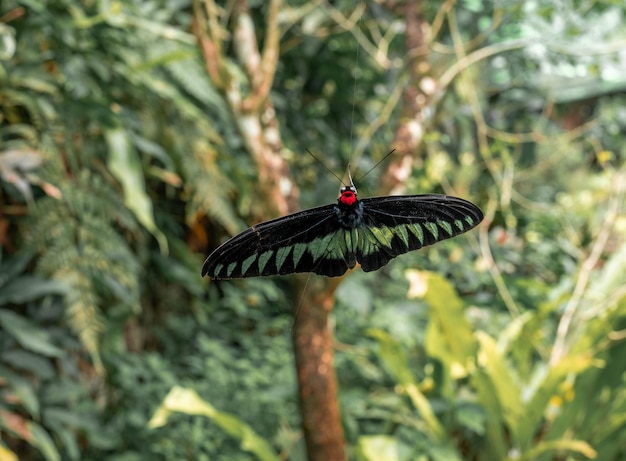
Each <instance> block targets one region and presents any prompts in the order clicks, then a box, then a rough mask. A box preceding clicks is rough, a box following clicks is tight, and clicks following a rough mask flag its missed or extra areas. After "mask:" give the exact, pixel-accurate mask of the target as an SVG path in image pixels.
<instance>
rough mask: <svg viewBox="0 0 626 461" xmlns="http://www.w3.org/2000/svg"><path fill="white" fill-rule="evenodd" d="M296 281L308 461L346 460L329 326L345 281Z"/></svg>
mask: <svg viewBox="0 0 626 461" xmlns="http://www.w3.org/2000/svg"><path fill="white" fill-rule="evenodd" d="M296 280H297V282H298V283H295V284H294V286H296V287H298V288H297V293H296V297H295V299H301V300H302V301H300V305H299V307H298V308H297V312H296V314H295V315H296V317H295V325H294V332H293V345H294V353H295V360H296V369H297V373H298V385H299V399H300V408H301V414H302V429H303V431H304V438H305V441H306V448H307V455H308V460H309V461H327V460H333V461H342V460H345V459H346V454H345V448H344V445H345V442H344V438H343V429H342V426H341V417H340V414H339V405H338V403H337V383H336V379H335V371H334V368H333V337H332V332H331V331H330V328H329V325H328V316H329V314H330V311H331V309H332V307H333V304H334V294H335V289H336V288H337V286H338V285H339V282H340V281H341V279H340V278H333V279H322V278H319V277H317V276H311V279H309V280H310V281H309V283H308V284H305V283H302V281H303V280H305V278H304V276H298V277H296ZM305 285H307V286H308V289H307V287H306V286H305ZM303 290H307V292H304V293H303Z"/></svg>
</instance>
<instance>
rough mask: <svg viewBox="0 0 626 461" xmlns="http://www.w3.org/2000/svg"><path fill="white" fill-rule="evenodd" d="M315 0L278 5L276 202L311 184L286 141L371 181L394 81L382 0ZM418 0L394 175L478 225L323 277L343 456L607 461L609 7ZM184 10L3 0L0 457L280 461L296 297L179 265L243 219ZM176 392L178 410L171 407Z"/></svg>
mask: <svg viewBox="0 0 626 461" xmlns="http://www.w3.org/2000/svg"><path fill="white" fill-rule="evenodd" d="M250 3H251V6H252V7H253V10H252V11H253V13H254V16H255V20H256V21H257V27H258V32H259V35H260V36H262V34H263V17H264V16H263V15H264V11H263V10H264V3H263V2H250ZM311 4H312V3H311V2H302V1H293V2H287V1H285V4H284V5H283V8H284V10H283V14H284V15H285V18H293V17H295V18H296V19H289V20H290V21H292V23H291V22H290V23H289V24H290V27H288V28H287V27H285V30H284V31H283V36H282V39H281V56H280V62H279V66H278V69H277V73H276V77H275V82H274V86H273V91H272V95H271V97H272V100H273V102H274V104H275V107H276V110H277V117H278V119H279V121H280V132H281V135H282V142H283V145H284V149H283V151H284V152H283V153H284V155H285V156H286V157H287V158H288V160H289V163H290V165H291V168H292V172H293V176H294V178H295V179H296V180H297V182H298V184H299V186H300V194H301V204H302V207H306V206H312V205H318V204H322V203H330V202H331V201H332V200H334V198H335V197H334V196H329V195H328V191H329V190H334V189H335V188H336V186H337V184H336V180H335V179H334V178H333V177H332V176H330V175H328V174H327V173H326V172H324V171H322V167H320V166H319V165H318V164H317V163H316V162H315V161H314V160H313V159H312V158H311V157H310V156H308V155H306V154H304V152H305V148H309V149H310V150H311V151H313V152H315V153H316V155H318V156H320V157H321V158H322V159H323V160H324V162H325V163H326V164H327V165H328V166H329V168H331V169H332V170H333V171H337V172H340V173H341V172H342V171H343V169H344V167H345V165H346V164H347V163H348V162H349V161H352V164H353V169H356V170H357V172H358V171H361V172H365V171H367V170H368V169H369V167H371V166H372V165H374V164H375V162H376V161H377V160H379V159H380V158H382V156H384V155H385V154H386V153H387V152H388V151H389V150H390V145H391V142H392V140H393V137H394V129H395V127H396V126H397V122H398V118H399V116H400V110H399V107H400V103H401V99H400V97H399V94H400V93H399V92H398V89H402V86H403V85H404V84H406V69H404V67H403V63H404V56H403V50H404V30H403V25H404V22H403V18H402V16H401V15H400V14H398V13H397V12H395V13H394V12H391V11H389V10H387V9H385V8H384V7H383V6H382V5H381V4H380V3H379V2H366V6H367V7H366V8H364V9H363V14H362V17H361V19H360V20H359V21H358V22H356V23H355V24H352V25H350V24H349V23H348V22H341V21H339V20H338V17H337V15H338V14H340V15H341V17H344V18H348V17H349V16H350V15H351V13H352V12H353V11H354V8H355V3H354V2H348V1H347V0H346V1H337V2H333V5H334V6H333V7H331V6H330V5H329V4H326V3H320V5H319V6H317V7H310V5H311ZM313 6H315V5H313ZM362 6H363V3H362V4H361V6H360V7H362ZM440 7H441V3H440V2H427V3H425V4H424V11H425V14H426V19H427V21H428V22H429V23H431V24H439V25H440V26H441V27H440V29H438V34H437V36H436V37H435V41H434V42H433V44H432V56H431V64H432V66H433V73H434V75H435V76H437V77H441V78H442V79H443V77H446V78H448V76H451V77H453V78H451V79H450V82H451V83H450V85H449V86H448V87H446V88H443V90H444V91H442V94H441V95H440V96H439V97H438V98H437V99H436V100H435V102H434V103H433V104H432V106H429V107H428V108H427V117H426V119H427V120H428V123H429V126H427V127H426V128H427V132H426V136H425V139H424V145H423V147H424V148H423V150H422V151H421V152H420V153H418V154H416V159H415V167H414V171H413V174H412V175H411V177H410V178H409V179H408V181H407V184H406V186H407V190H408V192H409V193H419V192H450V193H455V194H457V195H460V196H463V197H468V198H470V199H471V200H473V201H474V202H476V203H478V204H480V206H481V207H483V209H485V211H486V212H487V220H488V225H485V226H483V227H481V229H479V230H478V231H476V232H474V233H472V234H470V235H469V236H468V237H467V238H465V237H463V238H459V239H456V240H453V241H449V242H444V243H442V244H440V245H437V246H435V247H433V248H430V249H428V250H426V251H423V252H419V253H412V254H408V255H405V256H403V257H401V258H398V259H397V260H394V261H393V262H392V263H390V264H389V265H388V266H387V267H385V268H384V269H382V270H381V271H379V272H378V273H376V274H365V273H363V272H360V271H355V272H354V273H352V274H350V275H349V276H347V277H346V278H345V280H343V282H342V284H341V285H340V287H339V289H338V291H337V296H336V306H335V309H334V328H335V332H336V337H337V346H336V357H335V366H336V370H337V374H338V379H339V389H340V395H339V398H340V402H341V408H342V417H343V424H344V428H345V433H346V439H347V441H348V443H349V447H348V450H349V453H350V455H351V457H352V458H354V459H363V460H380V459H384V460H387V459H389V460H404V459H432V460H444V459H445V460H451V459H467V460H472V459H518V460H520V459H522V460H534V459H538V460H555V459H572V460H574V459H588V458H591V457H594V456H595V457H596V459H602V460H618V459H623V458H624V457H625V456H626V452H625V451H624V447H623V443H622V442H623V440H625V439H626V382H625V380H626V367H625V366H624V361H623V356H624V353H625V352H626V351H624V347H625V342H624V339H625V338H626V334H625V333H624V332H625V331H626V320H625V319H626V290H625V289H624V286H625V285H626V278H625V277H624V274H626V267H624V266H625V265H626V238H625V235H626V220H625V218H624V216H625V215H626V213H624V208H625V202H624V195H625V193H626V192H625V188H624V184H626V172H625V171H624V167H623V164H624V159H626V146H625V145H624V143H623V138H624V135H625V134H626V110H625V109H624V107H626V105H625V104H624V103H625V99H626V96H625V93H624V90H625V89H626V80H624V75H626V73H625V72H624V70H625V68H626V62H624V59H625V58H624V54H623V51H622V50H623V49H624V41H625V40H626V36H625V35H624V30H625V29H624V27H623V25H624V22H623V21H624V20H623V17H624V14H625V13H626V9H625V7H624V5H622V4H621V3H620V2H599V3H592V4H582V5H581V4H579V2H571V1H564V0H558V1H557V0H554V1H551V2H522V1H520V2H506V3H505V4H503V5H500V6H497V7H496V6H495V4H494V5H492V4H486V3H485V2H477V1H470V0H468V1H463V2H458V4H455V6H454V7H453V8H452V9H451V11H452V13H451V14H453V18H454V21H452V20H447V21H446V20H442V15H443V12H442V10H440ZM299 13H302V14H301V15H299ZM290 14H293V16H290ZM191 15H192V7H191V4H190V2H188V1H179V2H168V1H158V0H149V1H145V0H142V1H131V0H129V1H123V2H116V1H104V0H103V1H77V0H54V1H44V0H9V1H4V2H2V4H1V5H0V185H1V187H0V240H1V241H2V250H1V251H2V252H1V253H0V459H3V460H4V459H23V460H30V459H33V460H34V459H42V458H43V459H46V460H58V459H70V460H73V459H110V460H118V461H122V460H123V461H131V460H133V461H134V460H144V459H150V460H152V459H199V460H203V459H229V460H250V459H255V457H256V458H259V459H273V458H274V457H280V458H281V459H286V458H288V459H292V460H299V459H304V450H303V446H302V444H303V442H302V440H301V434H300V430H299V418H298V416H297V415H298V409H297V403H296V397H295V382H296V381H295V376H294V371H293V358H292V354H291V347H290V342H291V341H290V340H291V338H290V335H291V328H292V325H293V322H294V321H295V322H297V321H298V318H297V315H296V317H295V320H294V317H293V315H292V309H293V310H296V308H297V305H298V302H299V299H301V297H302V296H306V295H307V294H306V293H291V292H290V291H289V290H290V288H289V287H290V285H289V284H288V283H285V279H284V278H280V277H276V278H271V279H257V280H243V281H228V282H219V283H207V282H206V281H203V280H201V279H200V275H199V272H200V266H201V262H202V258H203V256H205V255H206V254H207V252H208V251H210V249H212V248H214V247H215V246H216V245H217V244H219V242H220V241H222V240H223V239H224V238H226V236H227V235H232V234H233V233H235V232H237V231H238V230H241V229H242V228H243V227H244V223H248V222H249V220H250V217H251V216H255V212H254V210H253V208H254V206H255V198H256V195H255V194H256V192H257V189H256V188H255V181H256V178H257V172H256V171H255V166H254V163H253V162H252V161H251V160H250V157H249V156H248V154H247V153H246V151H245V148H244V146H243V144H242V140H241V138H240V135H239V133H238V132H237V131H236V124H235V123H233V120H232V116H231V114H230V113H229V110H228V105H227V104H226V101H225V100H224V98H223V96H222V95H221V94H220V93H219V92H218V91H217V90H216V89H215V88H214V87H213V85H212V83H211V81H210V80H209V78H208V77H207V75H206V73H205V70H204V63H203V62H202V58H201V54H200V53H199V51H198V49H197V45H196V42H195V38H194V37H193V36H192V35H191V34H190V33H189V30H190V24H191ZM450 18H451V16H448V19H450ZM286 21H287V19H285V24H287V22H286ZM346 24H348V25H346ZM460 42H462V43H464V44H465V52H466V57H465V58H464V57H463V56H460V55H459V52H458V43H460ZM377 45H378V46H379V47H380V46H383V45H385V46H386V48H385V51H386V54H385V53H383V54H382V55H377V54H376V53H375V51H376V50H377V49H378V50H379V51H380V50H381V48H376V46H377ZM357 49H358V50H359V52H358V53H357ZM481 53H483V54H481ZM464 59H465V61H464ZM459 63H460V64H459ZM234 65H235V64H234V63H233V66H234ZM455 70H456V72H457V73H456V74H452V73H451V72H453V71H455ZM355 76H356V77H357V79H356V80H355ZM396 95H398V97H397V98H396ZM394 98H395V99H394ZM392 103H393V104H392ZM382 170H384V166H383V167H380V168H379V169H378V170H375V171H374V172H372V173H371V174H370V175H368V177H367V180H364V181H363V183H362V184H357V186H359V190H360V192H361V194H362V195H364V196H367V195H372V194H373V193H375V190H376V184H377V181H376V176H377V175H378V174H380V172H381V171H382ZM359 176H360V175H359V174H358V173H357V174H355V177H356V178H358V177H359ZM416 267H419V268H420V270H421V271H416V270H415V268H416ZM192 390H193V391H192ZM181 391H185V392H188V393H187V394H184V393H183V394H182V395H183V397H184V396H187V397H189V396H192V397H193V399H194V400H193V401H192V405H191V406H192V407H193V408H190V407H189V406H185V405H181V404H180V403H181V402H180V401H177V402H174V403H172V400H171V399H172V398H173V397H172V396H174V397H176V396H178V397H181V393H180V392H181ZM168 396H169V397H168ZM183 403H184V402H183ZM187 403H189V402H188V401H187ZM168 405H169V406H168ZM199 408H201V409H204V410H206V411H202V412H200V413H201V414H203V415H204V417H203V416H199V415H198V412H199V410H198V409H199ZM159 409H161V410H163V409H167V411H168V414H167V420H166V421H165V420H161V421H160V423H161V424H159V425H158V426H159V427H156V426H157V424H152V425H149V421H150V420H151V418H153V416H154V417H155V418H156V417H157V416H159V415H161V416H162V412H161V413H160V410H159ZM207 409H208V410H207ZM155 420H156V419H153V423H154V421H155ZM242 444H243V445H242ZM272 451H273V453H271V454H270V452H272Z"/></svg>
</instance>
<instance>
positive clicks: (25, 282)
mask: <svg viewBox="0 0 626 461" xmlns="http://www.w3.org/2000/svg"><path fill="white" fill-rule="evenodd" d="M65 291H66V287H65V286H64V285H63V284H62V283H60V282H58V281H56V280H50V279H45V278H43V277H37V276H35V275H22V276H20V277H18V278H16V279H14V280H11V281H10V282H8V283H7V284H6V285H4V286H3V287H2V291H1V292H0V306H1V305H3V304H24V303H26V302H29V301H33V300H35V299H38V298H41V297H43V296H46V295H51V294H58V295H61V294H64V293H65Z"/></svg>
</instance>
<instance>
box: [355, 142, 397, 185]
mask: <svg viewBox="0 0 626 461" xmlns="http://www.w3.org/2000/svg"><path fill="white" fill-rule="evenodd" d="M395 151H396V150H395V149H391V150H390V151H389V153H388V154H387V155H385V156H384V157H383V158H382V159H380V160H379V161H378V162H377V163H376V165H374V166H373V167H372V168H370V169H369V170H367V171H366V172H365V174H364V175H363V176H361V177H360V178H359V179H357V182H360V181H361V179H363V178H364V177H366V176H367V175H368V174H370V173H371V172H372V170H373V169H374V168H376V167H377V166H378V165H380V164H381V163H383V162H384V161H385V160H387V157H389V156H390V155H391V154H393V153H394V152H395ZM348 173H349V172H348ZM350 180H351V181H352V178H350Z"/></svg>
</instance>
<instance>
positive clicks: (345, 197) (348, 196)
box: [339, 184, 356, 206]
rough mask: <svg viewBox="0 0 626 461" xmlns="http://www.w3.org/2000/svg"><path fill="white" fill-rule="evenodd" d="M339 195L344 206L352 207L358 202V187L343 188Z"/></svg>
mask: <svg viewBox="0 0 626 461" xmlns="http://www.w3.org/2000/svg"><path fill="white" fill-rule="evenodd" d="M339 194H340V195H339V201H340V202H341V203H343V204H344V205H348V206H352V205H354V202H356V187H354V186H353V185H352V184H351V185H349V186H344V187H342V188H341V189H340V191H339Z"/></svg>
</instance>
